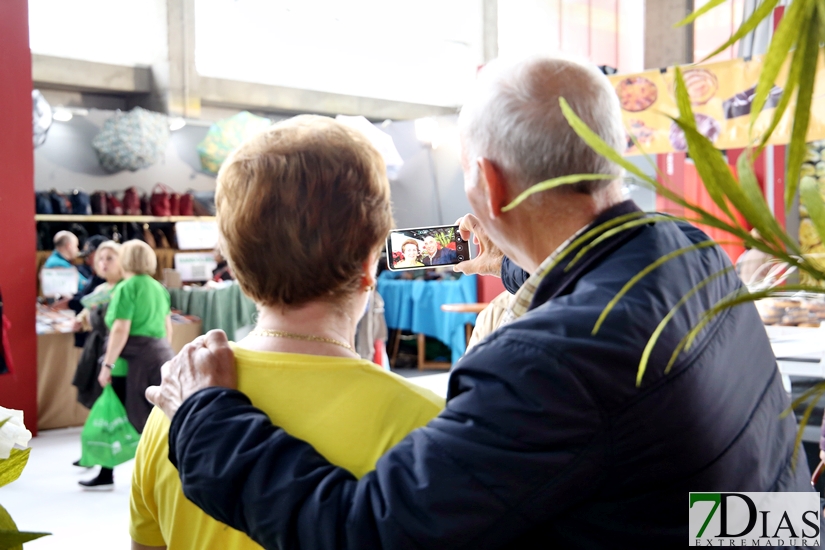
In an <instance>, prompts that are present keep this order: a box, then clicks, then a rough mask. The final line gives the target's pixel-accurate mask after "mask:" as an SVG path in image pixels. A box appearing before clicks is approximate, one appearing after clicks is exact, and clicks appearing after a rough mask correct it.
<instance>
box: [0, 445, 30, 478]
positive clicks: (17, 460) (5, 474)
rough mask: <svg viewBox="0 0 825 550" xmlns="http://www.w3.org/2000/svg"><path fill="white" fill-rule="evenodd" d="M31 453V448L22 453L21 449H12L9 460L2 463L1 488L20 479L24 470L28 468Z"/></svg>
mask: <svg viewBox="0 0 825 550" xmlns="http://www.w3.org/2000/svg"><path fill="white" fill-rule="evenodd" d="M30 452H31V448H29V449H24V450H22V451H21V450H20V449H12V450H11V454H10V455H9V458H7V459H6V460H3V461H0V487H2V486H4V485H8V484H9V483H11V482H12V481H14V480H16V479H17V478H18V477H20V474H22V473H23V468H25V467H26V463H27V462H28V461H29V453H30Z"/></svg>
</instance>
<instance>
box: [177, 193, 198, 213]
mask: <svg viewBox="0 0 825 550" xmlns="http://www.w3.org/2000/svg"><path fill="white" fill-rule="evenodd" d="M180 215H181V216H194V215H195V197H193V196H192V194H191V193H184V194H183V195H181V196H180Z"/></svg>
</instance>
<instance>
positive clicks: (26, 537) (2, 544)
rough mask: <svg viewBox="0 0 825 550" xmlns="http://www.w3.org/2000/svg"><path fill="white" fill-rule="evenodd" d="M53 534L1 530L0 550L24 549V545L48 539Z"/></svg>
mask: <svg viewBox="0 0 825 550" xmlns="http://www.w3.org/2000/svg"><path fill="white" fill-rule="evenodd" d="M48 535H51V533H30V532H29V533H27V532H24V531H12V530H10V529H0V550H7V549H8V550H16V549H17V548H20V549H21V550H22V549H23V543H26V542H30V541H33V540H35V539H39V538H41V537H46V536H48Z"/></svg>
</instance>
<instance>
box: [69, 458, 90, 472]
mask: <svg viewBox="0 0 825 550" xmlns="http://www.w3.org/2000/svg"><path fill="white" fill-rule="evenodd" d="M72 466H77V467H78V468H86V469H87V470H88V469H89V468H91V466H84V465H83V464H81V463H80V459H79V458H78V459H77V460H75V461H74V462H72Z"/></svg>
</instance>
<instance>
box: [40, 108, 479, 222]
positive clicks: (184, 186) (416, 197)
mask: <svg viewBox="0 0 825 550" xmlns="http://www.w3.org/2000/svg"><path fill="white" fill-rule="evenodd" d="M112 114H113V111H106V110H97V109H91V110H90V111H89V116H87V117H83V116H75V117H74V118H72V120H70V121H69V122H54V124H53V125H52V127H51V129H50V130H49V135H48V138H47V139H46V143H45V144H43V145H42V146H41V147H38V148H37V149H35V152H34V179H35V190H37V191H46V190H49V189H57V190H59V191H70V190H72V189H82V190H84V191H86V192H88V193H92V192H94V191H97V190H103V191H109V192H122V191H123V190H124V189H126V188H127V187H131V186H135V187H137V188H138V189H140V190H142V191H145V192H147V193H148V192H149V191H151V189H152V187H153V186H154V185H155V184H156V183H158V182H162V183H166V184H167V185H169V186H170V187H172V188H173V189H175V190H176V191H179V192H183V191H186V190H188V189H195V190H211V189H214V188H215V177H214V176H212V175H209V174H206V173H204V172H202V171H201V169H200V160H199V159H198V154H197V151H196V150H195V148H196V147H197V144H198V143H199V142H200V141H201V140H202V139H203V137H204V136H205V135H206V132H207V130H208V128H207V127H204V126H192V125H187V126H185V127H183V128H182V129H181V130H178V131H175V132H172V139H171V140H170V143H169V146H168V147H167V149H166V153H165V155H164V158H163V159H162V160H161V161H160V162H158V163H157V164H155V165H153V166H150V167H149V168H145V169H143V170H138V171H136V172H129V171H124V172H118V173H117V174H108V173H106V172H105V171H104V170H103V169H102V168H101V167H100V164H99V163H98V160H97V156H96V155H95V151H94V149H93V148H92V145H91V142H92V139H93V138H94V136H95V135H97V133H98V132H99V131H100V129H101V127H102V125H103V122H104V121H105V120H106V119H107V118H108V117H110V116H112ZM456 121H457V116H449V117H439V124H440V126H441V127H442V128H444V129H445V130H446V133H447V134H450V135H452V133H451V132H452V130H453V129H454V128H455V125H456ZM384 131H385V132H387V133H388V134H390V135H391V136H392V137H393V139H394V141H395V144H396V148H397V149H398V151H399V153H400V154H401V158H403V159H404V166H403V167H402V168H401V170H400V172H399V173H398V177H397V178H396V179H395V180H394V181H392V182H390V186H391V189H392V199H393V212H394V215H395V220H396V223H397V226H398V227H417V226H422V225H438V224H442V223H447V224H451V223H453V222H454V221H455V220H456V218H458V217H459V216H461V215H463V214H466V213H467V212H469V211H470V206H469V203H468V202H467V199H466V197H465V196H464V180H463V176H462V174H461V165H460V160H459V152H458V142H457V140H448V141H446V142H444V143H442V144H441V145H440V146H439V147H438V148H437V149H436V150H434V151H432V150H430V149H429V148H428V147H427V146H424V145H423V144H421V143H420V142H419V141H418V140H417V138H416V136H415V124H414V122H413V121H401V122H393V123H392V124H390V125H389V126H388V127H386V128H384ZM429 155H432V163H431V162H430V157H429ZM434 174H435V175H436V176H435V177H434ZM436 181H437V183H436ZM437 197H440V204H441V217H439V214H438V210H439V209H438V204H439V200H438V198H437Z"/></svg>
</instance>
